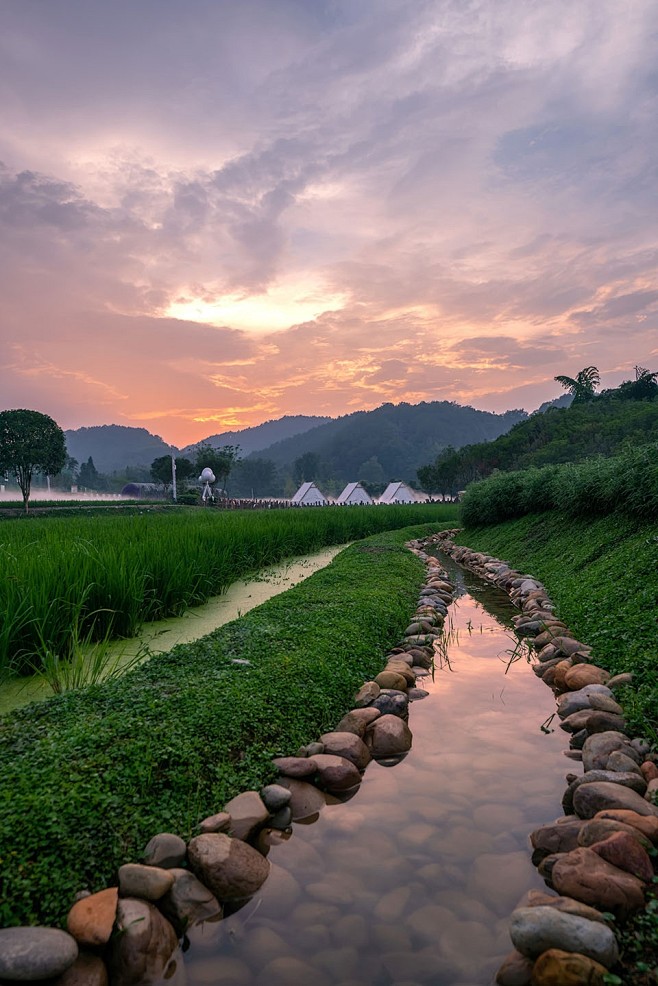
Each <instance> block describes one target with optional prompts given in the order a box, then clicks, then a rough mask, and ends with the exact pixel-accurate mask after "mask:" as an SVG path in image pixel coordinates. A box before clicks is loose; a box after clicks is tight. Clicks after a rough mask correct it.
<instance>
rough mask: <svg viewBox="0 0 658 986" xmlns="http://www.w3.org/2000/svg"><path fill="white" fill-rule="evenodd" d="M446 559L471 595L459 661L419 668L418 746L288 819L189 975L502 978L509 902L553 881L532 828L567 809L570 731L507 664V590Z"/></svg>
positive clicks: (436, 984)
mask: <svg viewBox="0 0 658 986" xmlns="http://www.w3.org/2000/svg"><path fill="white" fill-rule="evenodd" d="M442 562H443V563H444V564H445V565H446V568H448V569H449V571H450V574H451V576H452V578H453V580H455V581H456V582H457V585H458V592H459V593H460V595H459V598H458V599H457V602H456V604H455V606H453V607H451V610H450V612H451V614H452V617H451V621H452V622H451V628H450V633H449V644H448V661H445V660H443V661H441V662H439V663H440V664H441V666H440V667H437V669H436V672H435V676H434V680H432V677H431V676H430V677H428V678H425V679H423V680H422V682H419V684H422V685H423V687H425V688H426V689H427V690H428V691H429V692H430V695H429V696H428V697H427V698H425V699H423V700H422V701H417V702H414V703H413V705H412V708H411V711H410V717H409V725H410V727H411V730H412V732H413V737H414V740H413V748H412V750H411V752H410V753H409V754H408V756H407V757H406V758H405V759H404V760H402V761H401V762H399V763H398V764H396V765H395V766H391V767H386V766H382V765H381V764H378V763H374V762H373V763H371V764H370V765H369V766H368V768H367V770H366V773H365V776H364V779H363V783H362V784H361V786H360V788H359V789H358V792H357V794H356V795H355V796H354V797H353V798H352V799H351V800H350V801H348V802H345V803H339V802H337V801H336V799H333V798H331V797H328V798H327V801H328V802H329V803H328V804H327V806H326V807H325V808H324V809H323V810H322V811H321V813H320V814H319V816H318V817H317V820H316V821H314V822H312V823H311V824H301V823H298V822H296V823H293V831H292V835H291V836H290V838H289V839H288V840H287V841H283V842H281V843H280V844H275V845H273V846H272V848H271V849H270V852H269V857H268V858H269V860H270V862H271V864H272V871H271V874H270V877H269V878H268V880H267V881H266V883H265V884H264V886H263V888H262V891H261V892H260V893H259V894H258V895H256V896H255V897H253V898H252V899H251V900H250V901H249V903H248V904H246V905H245V906H244V907H243V908H242V909H241V910H239V911H237V912H236V913H234V914H232V915H231V916H230V917H228V918H226V919H225V920H223V921H219V922H216V923H214V924H212V923H206V924H203V925H199V926H197V927H196V928H193V929H192V930H191V931H190V934H189V942H190V947H189V949H188V950H187V951H186V954H185V959H184V964H185V981H186V982H187V983H188V984H189V986H202V984H210V983H212V984H216V986H297V984H302V983H304V984H312V986H414V984H416V986H424V984H427V986H489V984H491V983H493V978H494V975H495V972H496V970H497V968H498V966H499V965H500V962H501V960H502V958H503V957H504V956H505V955H506V954H507V953H508V952H509V951H510V949H511V944H510V940H509V935H508V926H509V916H510V913H511V911H512V910H513V908H514V907H515V905H516V904H517V902H518V901H519V898H520V897H521V896H522V895H523V894H524V892H525V891H526V890H528V889H530V888H532V887H536V888H540V887H543V883H542V881H541V879H540V878H539V877H538V875H537V873H536V870H535V869H534V867H533V866H532V865H531V862H530V852H529V848H528V846H529V842H528V835H529V833H530V831H531V830H532V829H533V828H535V827H537V826H538V825H541V824H543V823H545V822H547V821H549V820H551V819H553V818H555V817H557V816H558V815H559V814H560V799H561V796H562V793H563V790H564V775H565V773H566V771H567V769H568V764H567V761H566V760H565V758H564V757H563V756H562V752H561V751H562V750H563V749H565V747H566V744H565V739H564V735H563V734H562V733H561V732H560V731H559V730H558V731H557V732H544V731H542V729H541V725H542V724H543V723H544V722H545V721H546V720H547V719H548V718H549V717H550V715H551V713H552V712H553V711H554V709H555V702H554V699H553V696H552V694H551V692H550V691H549V689H547V688H546V687H545V686H544V685H543V684H542V683H541V681H540V680H539V679H538V678H537V677H536V676H535V675H534V674H533V673H532V671H531V670H530V668H529V667H528V664H527V663H526V661H525V660H518V661H516V662H514V663H512V664H510V665H509V669H508V671H507V673H506V671H505V669H506V666H507V664H508V662H509V658H510V655H509V653H508V651H509V650H510V649H511V648H513V640H511V630H510V628H509V627H510V624H509V622H508V621H509V618H510V617H511V615H512V614H513V612H514V611H513V610H512V607H511V606H510V604H509V602H508V601H507V597H506V596H505V595H504V594H503V593H502V592H501V591H500V590H495V589H491V588H489V587H488V586H486V585H485V584H484V583H482V582H480V581H479V580H478V579H476V578H475V577H474V576H472V575H470V574H468V573H465V572H464V571H463V570H462V569H459V568H458V567H457V566H455V565H454V564H453V563H452V562H445V560H444V559H443V558H442ZM310 739H312V737H309V740H310ZM177 981H178V980H177Z"/></svg>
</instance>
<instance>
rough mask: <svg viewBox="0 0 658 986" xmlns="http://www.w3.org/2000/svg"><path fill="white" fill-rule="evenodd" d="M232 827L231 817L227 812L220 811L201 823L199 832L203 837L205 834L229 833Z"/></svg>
mask: <svg viewBox="0 0 658 986" xmlns="http://www.w3.org/2000/svg"><path fill="white" fill-rule="evenodd" d="M230 826H231V816H230V815H229V813H228V812H227V811H218V812H217V813H216V814H214V815H208V817H207V818H204V819H203V821H202V822H199V830H200V831H201V834H202V835H203V834H204V833H205V832H228V830H229V828H230Z"/></svg>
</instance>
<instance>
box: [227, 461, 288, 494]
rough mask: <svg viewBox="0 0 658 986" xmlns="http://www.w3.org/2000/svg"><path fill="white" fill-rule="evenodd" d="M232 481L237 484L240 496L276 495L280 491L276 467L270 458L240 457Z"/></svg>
mask: <svg viewBox="0 0 658 986" xmlns="http://www.w3.org/2000/svg"><path fill="white" fill-rule="evenodd" d="M232 483H233V485H234V486H235V485H236V484H237V489H238V495H240V496H276V495H277V494H278V493H279V492H280V483H279V477H278V474H277V468H276V466H275V464H274V463H273V462H272V460H271V459H260V458H257V457H254V458H250V459H242V461H241V462H239V463H238V465H237V467H236V469H235V474H234V479H233V481H232Z"/></svg>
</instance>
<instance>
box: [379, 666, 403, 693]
mask: <svg viewBox="0 0 658 986" xmlns="http://www.w3.org/2000/svg"><path fill="white" fill-rule="evenodd" d="M375 681H376V682H377V684H378V685H379V687H380V688H394V689H395V690H396V691H398V692H406V690H407V679H406V678H404V677H403V676H402V675H401V674H398V672H397V671H380V672H379V674H378V675H375Z"/></svg>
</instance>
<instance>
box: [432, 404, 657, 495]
mask: <svg viewBox="0 0 658 986" xmlns="http://www.w3.org/2000/svg"><path fill="white" fill-rule="evenodd" d="M627 393H628V390H626V391H624V387H623V385H622V387H620V388H618V389H617V390H610V391H605V392H604V393H603V394H600V395H599V396H597V397H595V398H594V399H593V400H591V401H588V402H585V403H574V404H572V406H571V407H568V408H552V409H549V410H548V411H546V413H544V414H537V413H535V414H533V415H532V416H531V417H530V418H528V419H527V420H526V421H521V422H520V423H519V424H516V425H515V426H514V427H513V428H512V429H511V430H510V431H509V432H508V433H507V434H506V435H501V436H500V437H499V438H497V439H496V440H495V441H494V442H488V443H477V444H472V445H467V446H465V447H463V448H461V449H459V450H454V449H452V450H446V451H444V452H443V453H442V454H440V455H439V456H438V457H437V458H436V459H435V460H434V462H429V464H428V465H426V466H425V467H424V468H421V469H420V470H419V472H418V478H419V479H420V482H421V484H422V485H423V488H425V489H431V490H433V491H436V492H446V493H447V492H456V491H457V490H459V489H463V487H465V486H466V485H467V484H468V483H470V482H473V481H474V480H478V479H484V478H486V477H487V476H489V475H491V473H492V472H493V471H494V470H495V469H499V470H501V471H504V472H507V471H511V470H515V469H527V468H529V467H530V466H545V465H550V464H552V463H556V464H557V463H564V462H580V461H582V460H583V459H586V458H590V457H591V456H595V455H604V456H608V455H612V454H613V453H614V452H616V451H617V450H618V449H619V448H620V447H622V446H623V445H625V444H630V445H634V446H636V445H642V444H647V443H649V442H656V441H658V387H657V388H656V395H655V396H653V397H645V398H643V399H640V400H635V399H632V398H630V399H629V397H628V396H627Z"/></svg>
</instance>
